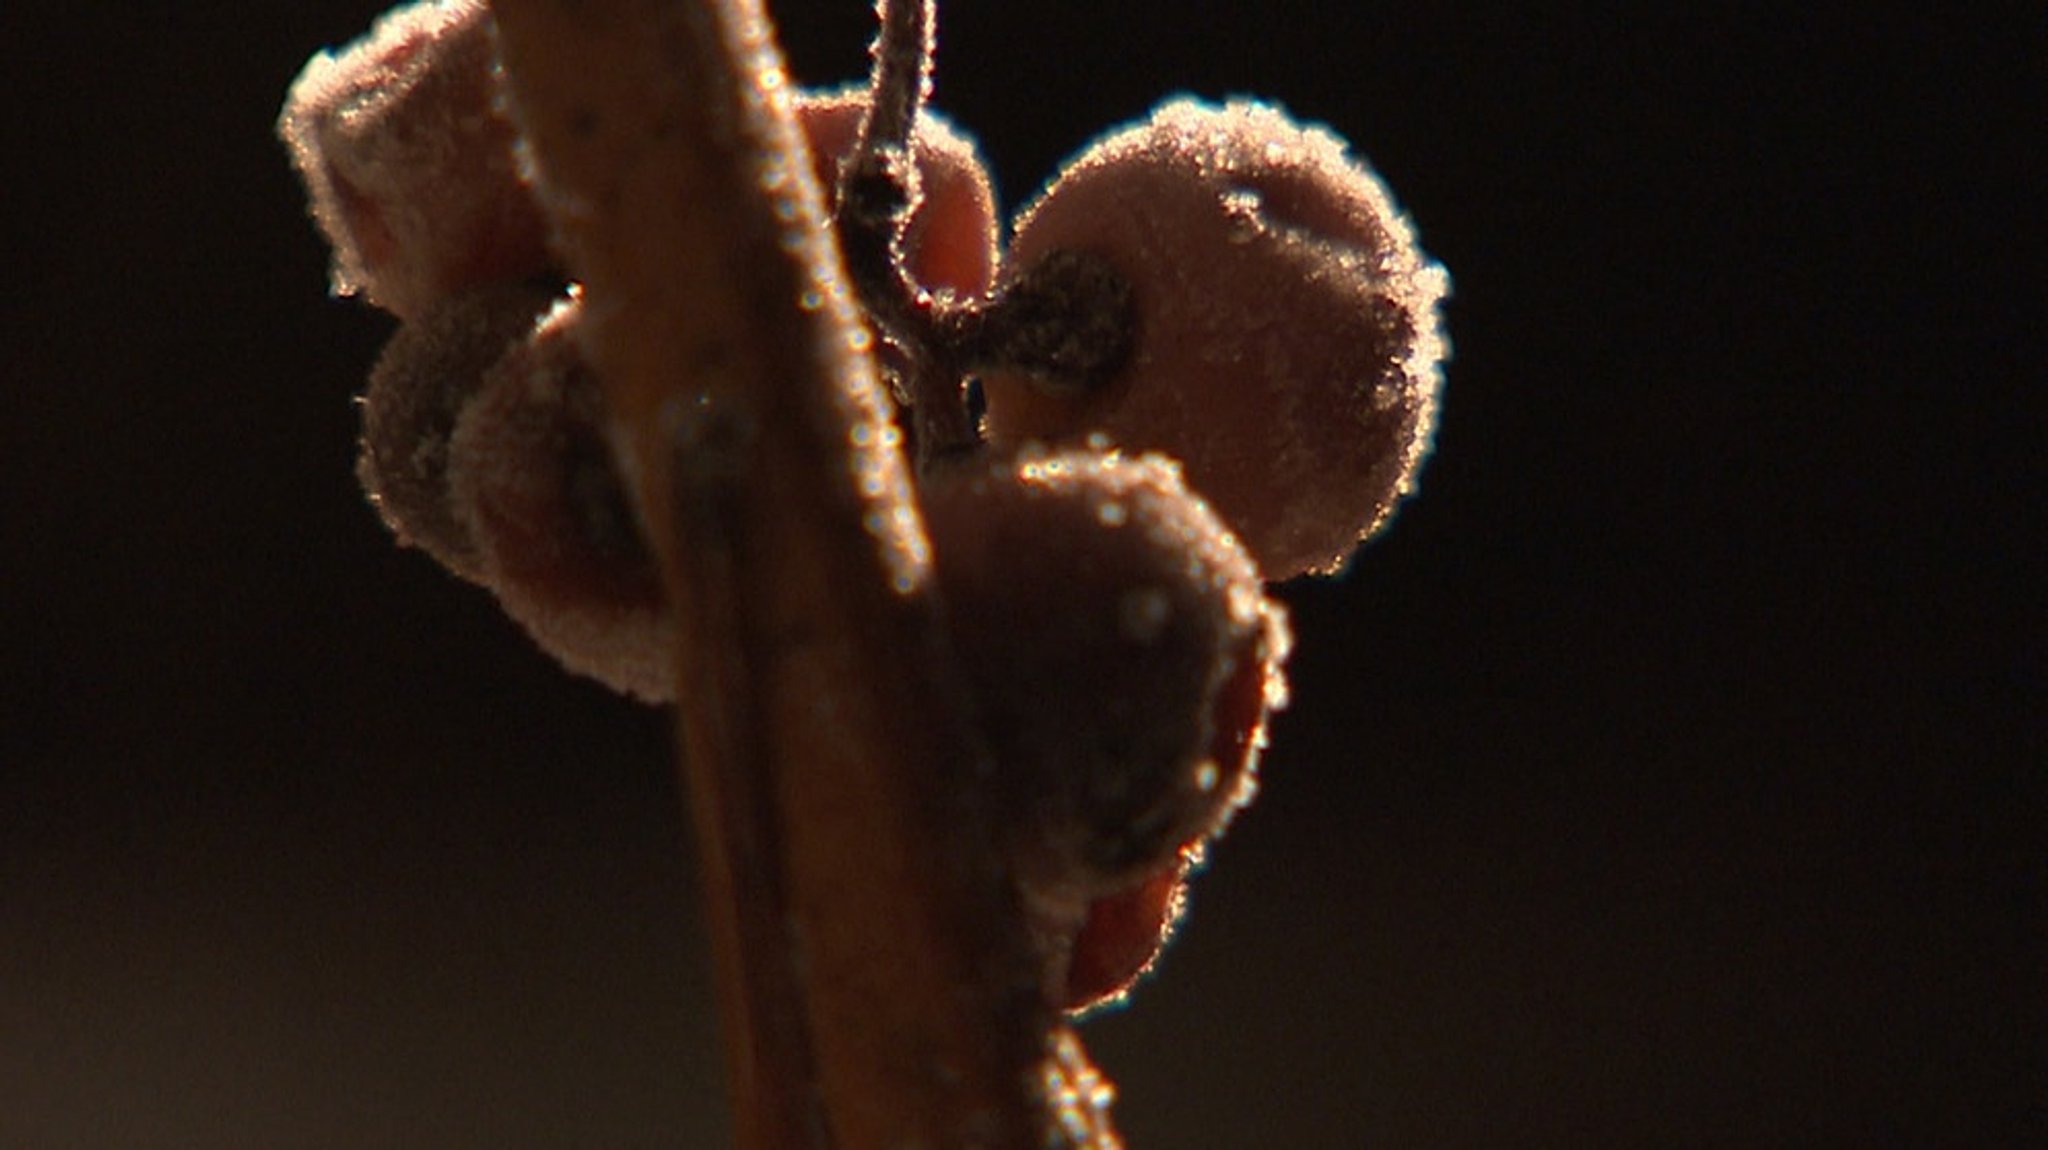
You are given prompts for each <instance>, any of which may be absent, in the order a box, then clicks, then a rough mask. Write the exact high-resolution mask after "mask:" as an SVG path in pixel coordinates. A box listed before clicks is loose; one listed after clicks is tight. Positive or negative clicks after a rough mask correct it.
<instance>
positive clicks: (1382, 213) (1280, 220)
mask: <svg viewBox="0 0 2048 1150" xmlns="http://www.w3.org/2000/svg"><path fill="white" fill-rule="evenodd" d="M1075 253H1079V254H1081V255H1084V256H1086V257H1090V258H1093V259H1096V260H1099V261H1101V263H1102V264H1104V265H1106V266H1107V267H1108V268H1110V269H1112V270H1113V271H1114V272H1115V273H1116V274H1117V275H1118V276H1119V277H1120V278H1121V279H1122V280H1124V281H1125V282H1126V283H1127V284H1128V286H1129V289H1130V292H1131V301H1132V308H1133V312H1134V320H1133V322H1134V330H1133V331H1132V332H1131V333H1130V335H1131V348H1130V354H1129V355H1128V357H1127V358H1126V359H1125V361H1124V362H1123V365H1122V367H1121V368H1120V370H1118V371H1116V372H1115V373H1114V374H1113V376H1112V377H1111V378H1109V379H1107V380H1105V381H1100V382H1097V383H1095V384H1093V385H1091V386H1076V382H1077V381H1073V380H1062V379H1058V378H1052V377H1041V378H1036V379H1034V378H1033V377H1032V374H1031V373H1030V372H1028V371H1020V370H1014V369H1013V370H1004V369H1003V368H1002V367H1001V366H997V367H995V368H992V369H991V370H990V371H988V372H987V373H986V375H985V377H984V385H985V389H986V396H987V404H988V410H987V419H986V428H987V432H988V435H989V437H990V439H991V440H992V441H993V442H995V443H996V444H998V445H1012V446H1014V445H1018V444H1022V443H1025V442H1028V441H1034V440H1038V441H1045V442H1049V443H1054V444H1066V443H1078V442H1082V441H1084V440H1085V439H1086V438H1087V437H1088V436H1089V435H1091V434H1096V433H1100V434H1105V435H1107V436H1108V438H1109V439H1110V440H1111V441H1113V442H1114V443H1115V444H1117V445H1119V446H1121V447H1123V448H1126V449H1128V450H1132V451H1159V452H1163V453H1165V454H1168V455H1170V456H1173V457H1175V458H1177V459H1179V460H1180V461H1181V462H1182V463H1183V464H1184V465H1185V467H1186V469H1187V477H1188V482H1189V484H1190V485H1191V486H1193V487H1194V488H1196V489H1197V490H1199V491H1200V492H1202V494H1203V495H1204V496H1205V497H1206V498H1207V499H1208V500H1209V501H1210V502H1211V503H1212V504H1214V506H1215V507H1216V509H1217V511H1218V512H1219V513H1220V514H1221V515H1222V516H1223V518H1224V519H1225V520H1226V521H1227V522H1228V523H1229V524H1230V525H1231V527H1232V528H1233V529H1234V530H1235V531H1236V532H1237V533H1238V534H1239V536H1240V537H1241V538H1242V539H1243V540H1244V542H1245V545H1246V546H1247V547H1248V548H1250V550H1251V552H1252V553H1253V554H1254V555H1255V556H1257V558H1258V561H1259V563H1260V564H1261V566H1262V567H1263V568H1264V569H1265V571H1266V574H1267V575H1268V576H1269V577H1270V578H1273V579H1285V578H1288V577H1291V576H1293V575H1297V574H1300V573H1303V572H1306V571H1323V572H1327V571H1332V570H1335V569H1336V568H1338V567H1340V566H1341V565H1342V564H1343V563H1344V561H1345V560H1346V559H1347V558H1348V557H1349V556H1350V554H1351V553H1352V551H1353V550H1354V549H1355V548H1356V546H1357V545H1358V543H1359V542H1360V541H1361V540H1362V539H1364V538H1365V537H1367V536H1369V535H1371V534H1372V533H1373V532H1374V531H1376V530H1378V529H1379V527H1380V526H1381V525H1383V524H1384V523H1385V522H1386V520H1387V519H1388V517H1389V516H1390V515H1391V514H1392V512H1393V510H1394V507H1395V505H1396V503H1397V502H1398V501H1399V500H1400V499H1401V497H1402V496H1403V495H1405V494H1406V493H1407V492H1408V491H1409V490H1411V488H1412V486H1413V483H1414V476H1415V473H1416V470H1417V468H1418V467H1419V465H1420V464H1421V461H1422V459H1423V457H1424V456H1425V455H1426V454H1427V452H1428V449H1429V445H1430V442H1431V437H1432V435H1433V433H1434V428H1435V422H1436V407H1437V391H1438V387H1439V383H1440V375H1441V372H1440V366H1439V365H1440V361H1441V360H1442V358H1443V355H1444V351H1445V345H1444V340H1443V336H1442V334H1441V331H1440V328H1439V322H1438V314H1437V308H1438V303H1439V301H1440V299H1441V297H1442V296H1443V294H1444V291H1445V289H1446V286H1447V280H1446V278H1445V276H1444V273H1443V270H1442V269H1441V268H1439V267H1438V266H1436V265H1435V264H1433V263H1431V262H1429V260H1428V259H1427V258H1426V257H1425V256H1424V255H1423V254H1422V253H1421V251H1420V250H1418V249H1417V247H1416V244H1415V236H1414V231H1413V228H1412V227H1411V226H1410V225H1409V223H1408V221H1407V220H1406V219H1405V218H1403V217H1402V216H1401V215H1400V214H1399V212H1398V211H1397V210H1396V209H1395V207H1394V204H1393V202H1392V200H1391V199H1390V197H1389V196H1388V193H1387V191H1386V188H1385V187H1384V186H1383V185H1382V184H1381V183H1380V181H1379V180H1378V178H1377V177H1375V176H1374V175H1373V174H1372V173H1371V172H1370V171H1368V170H1367V169H1366V168H1365V167H1364V166H1363V165H1361V164H1360V163H1359V162H1357V161H1356V160H1354V159H1353V158H1352V157H1351V156H1350V155H1349V154H1348V153H1347V151H1346V149H1345V145H1344V144H1343V142H1342V141H1341V140H1339V139H1338V138H1337V137H1335V136H1333V135H1331V134H1330V133H1328V132H1325V131H1322V130H1319V129H1315V128H1307V127H1303V126H1301V125H1299V124H1297V123H1295V122H1294V121H1293V120H1291V119H1289V118H1287V117H1286V116H1284V115H1283V114H1281V113H1280V112H1278V111H1276V110H1274V109H1272V108H1270V107H1266V106H1264V105H1260V104H1254V103H1246V102H1233V103H1229V104H1225V105H1223V106H1220V107H1218V106H1212V105H1205V104H1201V103H1197V102H1195V101H1191V100H1180V101H1175V102H1172V103H1169V104H1167V105H1165V106H1163V107H1162V108H1160V109H1159V110H1158V111H1157V112H1155V113H1154V114H1153V116H1152V117H1151V118H1150V119H1149V120H1147V121H1145V122H1142V123H1140V124H1137V125H1135V126H1133V127H1130V128H1127V129H1124V130H1123V131H1120V132H1117V133H1114V134H1112V135H1110V136H1108V137H1107V138H1105V139H1103V140H1101V141H1099V142H1098V143H1096V144H1095V145H1093V146H1092V147H1090V148H1089V149H1087V150H1086V151H1085V152H1084V153H1083V154H1082V155H1081V156H1080V157H1079V158H1078V159H1076V160H1074V161H1073V162H1072V163H1071V164H1069V165H1068V166H1067V168H1066V169H1065V170H1064V172H1063V173H1062V174H1061V176H1060V177H1059V178H1058V179H1057V180H1056V181H1055V182H1054V183H1053V184H1052V185H1051V186H1050V187H1049V188H1047V189H1046V191H1045V192H1044V193H1042V194H1041V195H1040V197H1039V198H1038V199H1037V200H1036V201H1035V202H1034V203H1033V204H1031V205H1030V206H1028V207H1027V208H1026V209H1025V211H1024V212H1023V213H1022V215H1021V217H1020V218H1019V220H1018V223H1017V229H1016V238H1015V241H1014V243H1013V244H1012V246H1011V250H1010V254H1009V258H1008V262H1007V263H1006V265H1005V268H1004V271H1003V274H1002V277H1001V279H1002V282H1003V283H1004V284H1009V283H1013V282H1017V281H1018V280H1020V279H1021V278H1023V277H1026V276H1028V275H1029V274H1030V272H1031V270H1032V269H1033V268H1034V267H1036V266H1038V265H1040V264H1041V263H1042V262H1044V261H1047V260H1050V259H1054V258H1070V257H1071V256H1072V255H1073V254H1075ZM1080 318H1085V317H1077V322H1079V319H1080Z"/></svg>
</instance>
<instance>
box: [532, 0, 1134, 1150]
mask: <svg viewBox="0 0 2048 1150" xmlns="http://www.w3.org/2000/svg"><path fill="white" fill-rule="evenodd" d="M491 7H492V10H493V13H494V15H495V17H496V20H497V23H498V27H499V32H500V37H501V48H502V52H503V57H504V63H505V68H506V74H507V81H508V86H509V90H510V96H511V99H512V101H513V105H514V108H515V112H516V116H517V118H518V120H519V122H520V124H521V127H522V130H523V132H524V135H525V138H526V141H527V144H528V146H529V147H530V149H531V151H532V157H533V160H534V162H535V167H536V169H537V173H538V177H539V183H540V186H541V191H542V194H543V199H544V203H545V205H546V207H547V210H548V212H549V214H550V216H551V219H552V222H553V225H554V227H555V229H556V232H557V236H556V238H557V241H558V244H559V246H560V248H561V250H562V253H563V255H564V258H565V259H566V260H567V261H568V263H569V266H570V268H571V270H572V271H573V272H574V273H575V275H576V277H577V278H578V279H579V280H580V282H581V283H582V285H583V288H582V290H583V291H584V292H585V294H586V298H587V306H588V314H589V316H590V320H591V323H590V329H591V330H590V335H589V340H588V345H587V347H586V352H587V354H588V355H589V357H590V359H591V361H592V363H593V364H594V365H595V367H596V369H597V371H598V373H599V375H600V376H601V378H602V379H603V381H604V385H605V389H606V397H607V400H608V402H609V404H610V405H611V408H612V411H613V414H614V416H615V417H616V419H617V423H618V428H619V437H620V443H619V445H618V446H619V449H620V454H621V457H622V460H623V463H624V465H625V472H626V475H627V478H628V482H629V483H630V484H631V486H632V487H633V489H634V493H635V495H636V497H637V500H638V504H639V510H640V513H641V516H642V518H643V520H644V523H645V526H646V528H647V534H648V538H649V540H650V542H651V545H652V547H653V550H654V551H655V553H656V556H657V558H658V561H659V563H660V565H661V567H662V571H663V576H664V579H665V582H666V585H667V593H668V595H669V599H670V602H671V604H672V606H673V609H674V612H675V617H676V620H677V624H678V626H677V634H678V640H677V644H678V645H677V649H676V654H675V661H676V674H677V698H678V700H679V703H678V712H679V736H678V741H679V747H680V758H681V767H682V770H683V773H684V776H685V779H686V782H687V788H688V791H689V793H690V798H691V802H692V806H693V809H694V811H695V814H696V822H697V831H698V838H699V848H700V850H701V852H702V855H703V869H704V881H705V886H706V902H707V908H706V921H707V923H708V926H709V931H710V934H711V936H712V939H713V947H714V951H715V961H716V969H717V975H718V980H719V985H720V998H721V1009H722V1011H723V1014H724V1023H725V1030H726V1035H727V1048H728V1055H729V1064H730V1073H731V1074H732V1077H733V1088H734V1107H735V1118H736V1125H737V1129H738V1133H739V1140H740V1145H741V1147H743V1148H744V1150H798V1148H802V1150H821V1148H824V1147H833V1148H836V1150H885V1148H895V1147H902V1146H927V1147H934V1148H939V1147H965V1146H970V1145H971V1146H979V1147H989V1148H999V1150H1008V1148H1014V1150H1025V1148H1027V1147H1028V1148H1030V1150H1040V1148H1043V1147H1048V1146H1073V1147H1084V1146H1085V1147H1110V1146H1114V1145H1115V1138H1114V1135H1113V1134H1110V1133H1108V1131H1107V1127H1106V1122H1105V1121H1104V1119H1103V1116H1102V1113H1101V1108H1100V1106H1098V1105H1094V1104H1093V1103H1094V1098H1093V1094H1092V1091H1091V1090H1090V1089H1089V1087H1090V1085H1091V1083H1092V1081H1093V1079H1092V1070H1091V1069H1090V1068H1089V1067H1088V1066H1087V1064H1086V1062H1085V1059H1084V1058H1083V1057H1082V1056H1081V1055H1080V1053H1079V1049H1078V1046H1077V1045H1076V1044H1075V1043H1074V1042H1073V1040H1072V1038H1071V1035H1070V1034H1068V1033H1067V1032H1066V1031H1065V1030H1064V1029H1062V1028H1060V1027H1059V1025H1058V1023H1057V1020H1056V1019H1055V1018H1054V1017H1053V1016H1052V1012H1051V1010H1050V1008H1049V1007H1048V1006H1047V1005H1046V1004H1045V1003H1044V1002H1043V1000H1042V999H1041V997H1040V995H1039V992H1038V988H1037V984H1038V974H1037V971H1036V969H1035V965H1034V961H1033V958H1032V952H1031V946H1030V942H1029V939H1028V937H1027V936H1026V934H1025V930H1024V926H1023V921H1022V917H1021V915H1020V914H1019V912H1018V908H1017V906H1016V894H1015V892H1014V890H1013V889H1012V887H1011V885H1010V883H1009V881H1008V878H1007V875H1006V874H1005V871H1004V868H1003V865H1002V862H1001V860H1000V859H999V858H998V857H997V856H996V855H995V853H994V850H993V847H992V845H991V844H992V842H993V841H994V837H995V836H993V835H992V834H990V833H989V827H990V814H989V812H988V811H987V810H986V808H985V806H984V804H985V802H986V801H987V800H986V798H985V794H986V788H985V787H983V786H980V785H978V780H979V778H980V776H981V773H982V772H984V771H985V770H986V764H987V758H986V754H985V752H984V750H983V749H982V748H981V747H980V746H979V745H978V743H977V740H976V739H975V737H974V736H973V734H972V732H971V730H969V729H968V727H967V726H966V724H965V723H964V721H963V720H962V718H961V716H962V714H963V713H964V709H963V708H962V707H961V706H960V703H959V700H958V697H957V694H956V692H957V691H958V689H959V688H958V687H957V686H956V683H957V680H956V679H955V678H954V677H953V676H951V675H949V674H948V673H947V670H948V667H949V663H950V655H949V654H948V651H947V648H946V643H945V639H944V635H943V632H942V630H941V629H940V627H939V623H938V618H939V616H938V611H937V608H936V604H935V603H934V601H933V595H932V591H931V584H930V579H929V564H928V561H927V559H926V555H925V546H926V545H925V540H924V537H923V531H922V525H921V522H920V520H919V518H918V515H917V511H916V508H915V505H914V503H913V501H912V500H911V498H910V495H909V490H908V486H907V474H906V468H905V465H904V461H903V459H902V458H901V453H900V451H899V450H898V449H897V448H896V447H895V446H894V441H893V438H892V437H890V436H887V435H885V434H883V431H884V421H885V420H886V419H887V418H888V414H887V410H888V405H887V403H886V401H885V400H884V398H883V396H882V394H881V391H880V388H879V385H878V383H877V381H876V375H875V367H874V364H873V361H872V358H871V356H870V355H869V354H868V349H869V346H870V342H871V341H870V339H869V336H868V334H867V332H866V331H865V330H864V329H863V328H862V326H861V324H860V322H859V320H858V318H857V317H856V315H855V314H854V312H853V310H852V308H851V305H850V301H848V300H846V299H845V298H844V292H843V289H842V288H841V287H840V286H839V285H841V284H843V283H845V282H846V281H845V277H844V274H843V268H842V266H841V264H840V261H839V256H838V252H837V249H836V247H835V245H834V243H833V240H832V235H831V232H830V230H829V229H828V228H827V227H826V225H825V221H824V220H823V218H822V214H821V208H820V196H819V193H818V189H817V188H816V187H815V185H814V183H813V181H812V178H811V176H810V174H809V173H810V165H809V163H808V162H807V159H806V156H805V153H804V152H803V150H802V145H801V143H800V139H799V136H798V134H797V130H796V127H795V125H794V122H793V119H792V117H791V110H790V106H789V86H788V82H787V80H786V79H785V78H784V76H783V74H782V71H781V64H780V58H779V55H778V53H777V52H776V49H775V45H774V42H773V39H772V33H771V31H770V29H769V25H768V22H767V20H766V17H765V15H764V13H763V12H762V10H761V7H760V5H759V3H758V0H492V4H491ZM819 301H823V306H817V305H818V303H819ZM807 302H808V303H810V304H812V305H813V306H809V307H807V306H805V305H806V303H807Z"/></svg>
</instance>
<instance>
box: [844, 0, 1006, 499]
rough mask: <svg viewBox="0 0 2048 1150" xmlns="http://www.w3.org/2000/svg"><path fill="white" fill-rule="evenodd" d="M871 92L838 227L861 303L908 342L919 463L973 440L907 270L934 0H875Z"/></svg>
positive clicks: (933, 326) (847, 171)
mask: <svg viewBox="0 0 2048 1150" xmlns="http://www.w3.org/2000/svg"><path fill="white" fill-rule="evenodd" d="M876 10H877V12H878V13H879V14H880V16H881V31H880V32H879V33H878V34H877V35H876V37H875V45H874V58H875V64H874V73H873V76H872V78H871V79H870V80H869V83H868V91H869V95H870V100H869V103H868V110H867V114H866V115H865V116H863V117H861V125H860V135H859V138H858V140H857V142H856V143H855V146H854V149H853V154H852V155H851V156H850V157H848V159H847V161H846V163H845V165H844V167H843V168H842V170H841V171H840V174H839V195H838V202H839V212H838V219H837V221H836V222H837V225H838V232H839V239H840V243H841V244H842V245H843V247H844V251H845V255H846V266H847V270H848V272H849V273H850V274H851V275H852V278H853V284H854V288H855V290H856V291H858V292H859V293H860V299H861V303H862V304H863V305H865V306H866V307H867V309H868V313H869V314H870V315H872V316H874V317H875V322H876V323H877V324H878V325H879V326H880V327H881V328H882V330H883V333H884V334H885V335H886V336H887V337H888V339H889V340H890V342H892V343H894V344H895V345H896V346H897V347H898V348H899V349H901V351H902V352H903V361H904V373H905V374H906V376H907V377H908V378H906V379H905V380H904V381H903V386H904V391H905V392H906V394H907V396H908V398H909V402H910V407H911V415H912V418H913V419H914V420H915V421H916V432H917V434H916V436H915V439H916V443H917V455H918V465H919V469H920V470H922V469H923V468H924V466H925V465H926V464H927V463H929V462H930V461H931V460H933V459H935V458H939V457H943V456H950V455H956V454H959V453H961V452H964V451H968V450H971V449H973V448H974V447H975V446H976V445H977V444H978V443H979V441H980V437H979V436H978V435H977V433H976V432H975V428H974V424H973V421H972V420H970V419H969V418H968V415H967V404H966V394H965V391H964V383H965V372H964V370H963V368H962V367H961V365H960V364H959V362H958V360H957V359H956V358H955V357H954V356H953V355H951V354H950V345H949V344H948V342H947V341H946V340H945V339H943V338H942V337H941V335H940V330H939V326H938V325H939V323H940V314H941V313H940V310H939V307H938V304H937V303H936V301H934V300H933V299H932V298H931V296H930V295H929V294H927V293H926V292H925V291H924V290H923V289H922V288H920V287H919V286H918V285H917V283H916V281H914V280H913V279H912V278H911V277H910V273H909V271H908V270H907V268H908V261H906V260H905V259H904V258H903V254H904V253H903V234H904V229H905V227H906V226H907V224H908V223H909V220H910V214H911V212H913V211H914V210H915V209H916V205H917V203H918V201H919V198H920V196H921V194H922V190H921V189H920V188H919V186H918V170H917V161H916V158H915V156H914V153H913V148H912V143H911V141H912V139H913V138H914V136H915V133H916V131H917V115H918V112H919V111H921V110H922V109H923V107H924V102H925V98H926V97H927V96H929V95H930V93H931V72H932V51H933V43H934V41H933V36H934V33H935V30H936V28H937V21H938V8H937V5H936V4H935V3H934V2H933V0H878V2H877V4H876Z"/></svg>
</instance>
